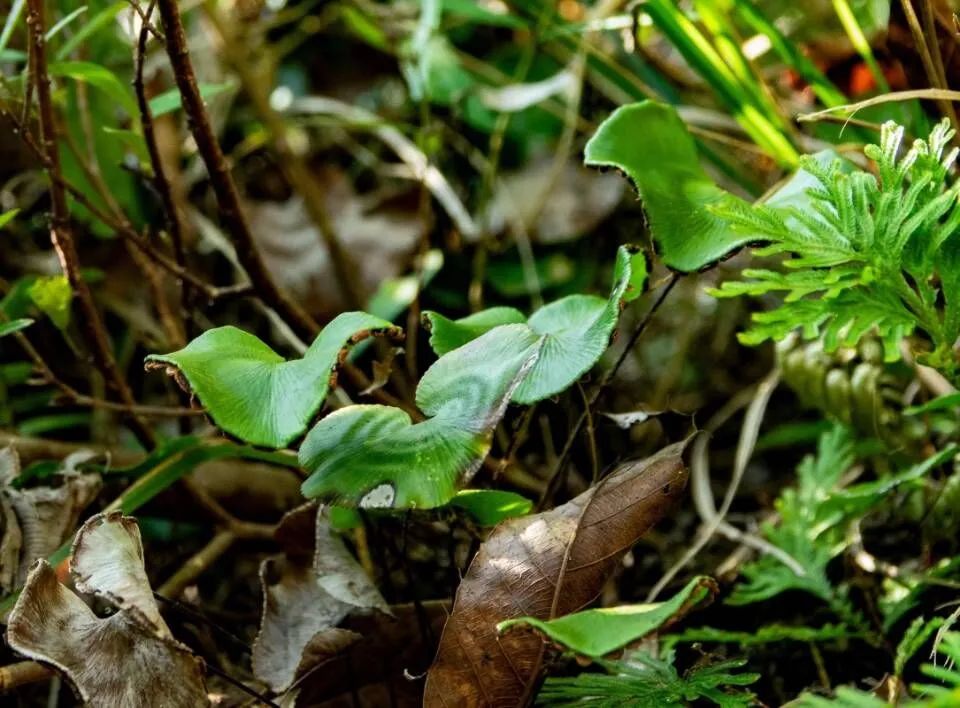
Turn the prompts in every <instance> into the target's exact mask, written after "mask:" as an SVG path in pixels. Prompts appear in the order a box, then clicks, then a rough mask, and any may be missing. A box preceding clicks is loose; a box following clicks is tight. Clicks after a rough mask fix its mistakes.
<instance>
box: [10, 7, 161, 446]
mask: <svg viewBox="0 0 960 708" xmlns="http://www.w3.org/2000/svg"><path fill="white" fill-rule="evenodd" d="M28 8H29V11H28V16H27V25H28V27H29V29H30V35H31V41H32V43H33V53H34V83H35V86H36V91H37V103H38V105H39V108H40V131H41V135H42V140H43V147H44V152H45V154H46V157H47V174H48V175H50V176H53V175H56V176H58V177H59V176H60V175H62V171H61V169H60V153H59V150H58V148H57V128H56V123H55V119H54V112H53V100H52V99H51V96H50V77H49V75H48V73H47V57H46V40H45V38H44V35H45V33H46V29H45V26H44V20H43V0H29V3H28ZM50 201H51V225H50V238H51V241H52V242H53V247H54V250H55V251H56V252H57V256H58V258H59V259H60V266H61V268H62V269H63V272H64V274H65V275H66V276H67V279H68V281H69V282H70V287H71V288H72V290H73V292H74V293H76V296H77V301H78V303H79V305H80V310H81V314H82V317H81V327H82V328H83V331H84V334H85V337H86V339H87V343H88V345H89V346H90V349H91V353H92V354H93V358H94V361H95V362H96V365H97V368H98V369H99V370H100V371H101V373H103V376H104V378H105V379H106V380H107V382H108V383H109V385H110V386H111V387H112V388H113V389H114V390H115V391H116V392H117V394H118V395H119V396H120V398H121V400H122V401H123V403H124V404H125V405H127V406H134V405H135V404H136V401H135V400H134V398H133V393H132V392H131V391H130V388H129V387H128V386H127V382H126V381H125V380H124V378H123V376H122V375H121V373H120V370H119V368H118V367H117V363H116V360H115V359H114V356H113V351H112V348H111V344H110V338H109V335H108V334H107V331H106V328H105V326H104V323H103V320H102V318H101V317H100V312H99V310H97V307H96V305H95V304H94V301H93V294H92V293H91V292H90V288H89V287H88V286H87V283H86V281H85V280H84V279H83V275H82V274H81V269H80V257H79V254H78V252H77V247H76V244H75V242H74V240H73V232H72V229H71V225H70V216H69V211H68V209H67V197H66V192H65V191H64V189H63V187H62V184H61V180H59V179H50ZM127 417H128V421H129V424H130V426H131V429H132V430H133V432H134V434H135V435H136V436H137V439H138V440H139V441H140V443H141V444H142V445H144V446H145V447H147V448H150V447H152V446H153V444H154V441H155V438H154V435H153V431H152V430H150V428H149V427H147V425H146V424H145V423H144V422H143V420H141V419H140V418H139V417H138V416H136V415H135V414H128V416H127Z"/></svg>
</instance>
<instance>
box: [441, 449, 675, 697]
mask: <svg viewBox="0 0 960 708" xmlns="http://www.w3.org/2000/svg"><path fill="white" fill-rule="evenodd" d="M685 446H686V443H677V444H675V445H671V446H669V447H667V448H664V449H663V450H661V451H660V452H659V453H657V454H656V455H654V456H653V457H649V458H647V459H645V460H639V461H635V462H628V463H625V464H623V465H620V466H619V467H618V468H617V469H616V470H614V471H613V473H611V474H610V475H609V476H608V477H606V478H605V479H604V480H603V481H602V482H601V483H600V484H598V485H597V486H595V487H592V488H591V489H588V490H587V491H586V492H584V493H583V494H581V495H580V496H578V497H576V498H574V499H572V500H571V501H569V502H567V503H566V504H564V505H562V506H559V507H557V508H556V509H552V510H550V511H546V512H543V513H540V514H536V515H534V516H528V517H522V518H518V519H511V520H509V521H506V522H504V523H503V524H501V525H500V526H498V527H497V528H496V530H494V532H493V534H492V535H491V536H490V538H488V539H487V541H486V542H485V543H484V544H483V545H482V546H481V547H480V550H479V551H478V552H477V555H476V556H475V557H474V559H473V562H472V563H471V564H470V568H469V569H468V570H467V574H466V576H465V577H464V579H463V582H462V583H461V584H460V588H459V590H458V591H457V597H456V601H455V603H454V607H453V613H452V614H451V615H450V619H449V620H448V621H447V624H446V626H445V627H444V629H443V636H442V637H441V639H440V648H439V649H438V651H437V657H436V660H435V661H434V663H433V666H432V667H431V668H430V671H429V672H428V673H427V684H426V689H425V695H424V705H425V706H448V705H450V706H453V705H455V706H517V705H525V704H526V703H527V702H529V700H530V699H531V698H532V697H533V692H534V690H535V688H536V686H537V682H538V680H539V678H540V673H541V668H542V664H543V657H544V652H545V644H544V642H543V640H542V639H541V638H540V637H539V636H537V635H535V634H532V633H528V632H512V633H509V634H507V635H504V636H498V634H497V628H496V625H497V623H498V622H500V621H502V620H507V619H513V618H517V617H523V616H530V617H536V618H538V619H544V620H546V619H552V618H554V617H559V616H561V615H566V614H569V613H571V612H576V611H577V610H579V609H581V608H582V607H584V606H585V605H586V604H588V603H589V602H591V601H592V600H594V599H595V598H596V597H597V595H598V594H599V593H600V590H601V588H602V587H603V583H604V582H605V581H606V579H607V578H608V577H609V575H610V573H611V572H612V570H613V569H614V567H615V566H616V564H617V563H618V562H619V560H620V556H621V555H622V554H623V553H624V552H625V551H627V550H628V549H629V548H630V547H631V546H632V545H633V544H634V543H636V541H637V540H638V539H639V538H640V537H641V536H642V535H643V534H644V533H646V532H647V530H648V529H650V527H652V526H653V525H654V524H655V523H656V522H657V521H659V520H660V519H661V518H663V516H664V515H665V514H666V513H667V512H668V511H669V510H670V508H671V507H672V506H673V504H674V502H676V500H677V499H678V498H679V497H680V495H681V494H682V493H683V489H684V486H685V484H686V479H687V470H686V466H685V465H684V462H683V460H682V454H683V451H684V448H685Z"/></svg>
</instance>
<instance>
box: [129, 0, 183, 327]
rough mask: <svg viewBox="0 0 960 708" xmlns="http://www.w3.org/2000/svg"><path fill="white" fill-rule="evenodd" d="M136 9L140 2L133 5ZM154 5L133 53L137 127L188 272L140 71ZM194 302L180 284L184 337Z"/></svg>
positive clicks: (152, 0)
mask: <svg viewBox="0 0 960 708" xmlns="http://www.w3.org/2000/svg"><path fill="white" fill-rule="evenodd" d="M134 4H135V5H137V7H138V8H139V3H138V2H137V3H134ZM155 6H156V0H150V4H149V5H148V6H147V10H146V13H145V16H144V20H143V24H142V26H141V28H140V36H139V38H138V39H137V47H136V51H135V52H134V58H133V63H134V79H133V89H134V93H135V94H136V96H137V108H138V109H139V111H140V125H141V127H142V128H143V140H144V142H145V143H146V145H147V154H148V155H149V156H150V165H151V167H152V168H153V179H152V180H151V181H152V183H153V187H154V189H156V190H157V194H158V195H160V203H161V204H162V206H163V212H164V215H165V217H166V222H167V233H169V234H170V242H171V243H172V244H173V257H174V260H175V261H176V262H177V265H178V266H180V268H182V269H183V270H186V269H187V251H186V248H185V246H184V228H183V216H182V215H181V213H180V210H179V209H178V208H177V203H176V200H174V198H173V189H172V187H171V186H170V180H169V179H168V178H167V174H166V170H165V169H164V166H163V158H162V156H161V155H160V147H159V145H158V144H157V136H156V131H155V130H154V123H153V111H151V110H150V101H149V100H148V99H147V89H146V85H145V84H144V80H143V68H144V63H145V59H146V55H147V39H148V37H149V34H148V28H149V26H150V25H149V20H150V17H151V16H152V15H153V9H154V7H155ZM193 302H194V292H193V285H192V284H191V283H190V282H189V281H183V282H182V284H181V288H180V306H181V309H182V312H183V318H184V326H185V329H186V331H187V336H190V335H191V334H192V333H193V332H192V330H193V321H192V319H193V318H192V314H191V313H192V310H193V308H192V307H191V305H192V303H193Z"/></svg>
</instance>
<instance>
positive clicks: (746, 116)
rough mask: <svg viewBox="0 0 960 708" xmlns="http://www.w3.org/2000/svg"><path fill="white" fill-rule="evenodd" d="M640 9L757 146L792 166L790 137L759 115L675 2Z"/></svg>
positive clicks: (653, 2)
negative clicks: (705, 83) (712, 91)
mask: <svg viewBox="0 0 960 708" xmlns="http://www.w3.org/2000/svg"><path fill="white" fill-rule="evenodd" d="M641 11H642V12H645V13H646V14H647V15H648V16H649V17H650V19H651V20H653V23H654V24H655V25H656V26H657V27H658V29H659V30H660V31H661V32H662V33H663V34H664V36H665V37H666V38H667V39H668V40H670V42H671V43H672V44H673V45H674V47H676V49H677V51H679V52H680V54H681V55H683V57H684V59H685V60H686V61H687V63H688V64H690V66H691V67H692V68H693V70H694V71H696V72H697V73H698V74H700V76H701V77H702V78H703V80H704V81H706V82H707V84H708V85H709V86H710V87H711V88H712V89H713V90H714V92H715V93H716V94H717V96H718V97H719V98H720V100H721V101H722V102H723V103H724V104H726V106H727V108H728V109H729V110H730V111H731V112H732V113H733V115H734V117H735V118H736V119H737V122H739V123H740V125H742V126H743V128H744V130H746V131H747V134H748V135H750V137H751V138H753V140H754V141H755V142H756V143H757V145H759V146H760V147H762V148H764V150H766V151H767V152H768V153H769V154H770V156H771V157H773V158H774V159H775V160H776V161H777V162H778V163H780V164H781V165H783V166H784V167H790V168H792V167H795V166H796V165H797V163H798V161H799V158H800V156H799V154H798V153H797V151H796V149H795V148H794V147H793V145H792V144H791V142H790V140H789V139H788V138H787V137H786V136H785V135H784V134H783V132H781V131H780V130H779V129H778V128H777V127H776V126H775V125H773V124H772V123H771V122H770V120H769V119H768V118H767V117H766V116H765V115H764V114H763V111H762V110H761V109H760V108H759V107H758V104H757V102H756V99H755V98H754V97H752V96H751V95H750V94H749V93H748V92H747V90H746V89H745V88H744V87H743V85H742V84H741V83H740V82H739V81H738V80H737V78H736V76H735V75H734V73H733V72H732V71H731V70H730V68H729V67H728V66H727V65H726V63H725V62H724V61H723V58H722V57H721V56H720V55H719V54H718V53H717V51H716V50H715V49H714V48H713V46H711V44H710V42H709V41H708V40H707V38H706V37H705V36H704V35H703V33H701V32H700V30H698V29H697V27H696V26H695V25H694V24H693V23H692V22H691V21H690V20H689V19H687V17H686V16H685V15H683V13H682V12H680V11H679V9H678V8H677V6H676V4H674V3H672V2H670V1H669V0H649V1H648V2H646V3H644V4H643V6H642V7H641Z"/></svg>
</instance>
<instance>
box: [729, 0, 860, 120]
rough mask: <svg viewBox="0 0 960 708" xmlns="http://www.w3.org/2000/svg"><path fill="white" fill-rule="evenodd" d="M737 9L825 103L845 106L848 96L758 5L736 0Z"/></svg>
mask: <svg viewBox="0 0 960 708" xmlns="http://www.w3.org/2000/svg"><path fill="white" fill-rule="evenodd" d="M733 7H734V11H735V12H736V13H737V15H738V16H739V17H740V19H741V20H743V21H744V22H745V23H747V24H748V25H749V26H750V27H751V28H752V29H753V30H754V31H755V32H757V33H759V34H762V35H764V36H765V37H766V38H767V39H769V40H770V46H771V48H772V49H773V51H775V52H776V53H777V56H779V57H780V60H781V61H782V62H783V63H784V64H786V65H787V66H789V67H790V68H792V69H793V70H794V71H796V72H797V73H798V74H800V76H801V77H802V78H803V80H804V81H806V82H807V83H808V84H810V88H811V89H813V92H814V94H816V96H817V98H819V99H820V102H821V103H823V105H825V106H827V107H829V108H832V107H834V106H842V105H843V104H844V103H846V102H847V97H846V96H844V94H843V92H842V91H841V90H840V89H838V88H837V87H836V86H835V85H834V84H833V82H832V81H830V79H828V78H827V77H826V76H825V75H824V74H823V72H822V71H820V70H819V69H818V68H817V67H816V65H815V64H814V63H813V62H812V61H810V60H809V59H808V58H807V57H806V55H805V54H804V53H803V52H801V51H799V50H798V49H797V48H796V46H795V45H794V44H793V43H791V42H790V40H789V39H787V37H786V36H784V34H783V33H782V32H781V31H780V30H779V29H777V26H776V25H775V24H773V23H772V22H771V21H770V20H768V19H767V18H766V17H765V16H764V15H763V13H761V12H760V11H759V10H758V9H757V8H756V6H755V5H754V4H753V3H752V2H749V1H748V0H734V2H733Z"/></svg>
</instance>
